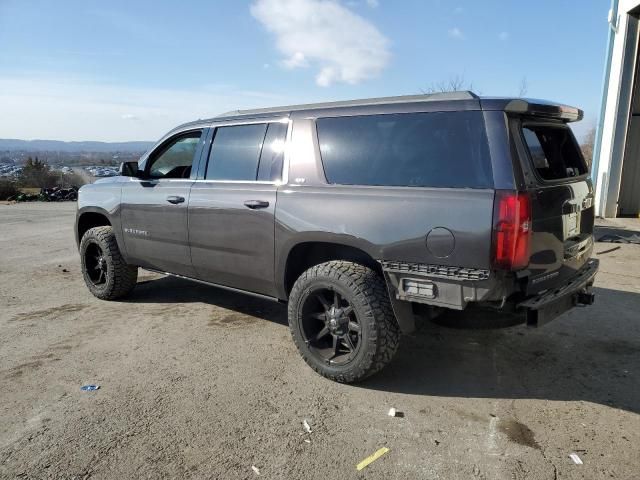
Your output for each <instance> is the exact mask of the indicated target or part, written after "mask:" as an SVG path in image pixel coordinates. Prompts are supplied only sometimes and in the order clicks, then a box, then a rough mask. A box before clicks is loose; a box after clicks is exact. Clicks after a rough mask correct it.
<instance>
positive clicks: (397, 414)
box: [387, 407, 404, 418]
mask: <svg viewBox="0 0 640 480" xmlns="http://www.w3.org/2000/svg"><path fill="white" fill-rule="evenodd" d="M387 415H389V416H390V417H398V418H402V417H404V413H403V412H399V411H398V410H396V409H395V408H394V407H391V408H390V409H389V411H388V412H387Z"/></svg>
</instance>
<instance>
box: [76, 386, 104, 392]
mask: <svg viewBox="0 0 640 480" xmlns="http://www.w3.org/2000/svg"><path fill="white" fill-rule="evenodd" d="M99 388H100V385H83V386H81V387H80V390H84V391H85V392H93V391H94V390H98V389H99Z"/></svg>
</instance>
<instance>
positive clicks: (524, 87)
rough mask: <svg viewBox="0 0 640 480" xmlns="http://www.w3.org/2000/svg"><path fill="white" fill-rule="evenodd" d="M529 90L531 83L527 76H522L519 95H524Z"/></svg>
mask: <svg viewBox="0 0 640 480" xmlns="http://www.w3.org/2000/svg"><path fill="white" fill-rule="evenodd" d="M528 91H529V83H528V82H527V77H522V80H520V90H519V91H518V96H519V97H524V96H525V95H526V94H527V92H528Z"/></svg>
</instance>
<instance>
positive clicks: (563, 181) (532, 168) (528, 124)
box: [518, 119, 590, 185]
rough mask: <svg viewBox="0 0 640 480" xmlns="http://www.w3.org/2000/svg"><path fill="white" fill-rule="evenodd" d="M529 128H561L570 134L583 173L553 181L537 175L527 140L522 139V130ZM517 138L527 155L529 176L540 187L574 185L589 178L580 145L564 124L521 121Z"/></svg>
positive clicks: (587, 167)
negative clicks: (530, 175) (532, 177)
mask: <svg viewBox="0 0 640 480" xmlns="http://www.w3.org/2000/svg"><path fill="white" fill-rule="evenodd" d="M529 127H534V128H535V127H547V128H562V129H567V130H569V131H570V132H571V138H572V142H573V145H574V146H575V147H576V149H577V151H578V154H579V156H580V161H581V162H582V165H583V166H584V168H585V171H586V172H585V173H583V174H582V175H577V176H575V177H564V178H555V179H549V180H548V179H545V178H542V176H541V175H540V174H539V173H538V169H537V168H536V167H535V164H534V163H533V157H532V156H531V150H530V149H529V144H528V143H527V139H526V138H525V137H524V129H525V128H529ZM518 138H519V140H520V142H521V144H522V146H523V147H524V151H525V153H526V155H527V169H528V170H529V171H530V172H531V174H532V175H533V176H534V177H535V179H536V182H538V184H540V185H558V184H566V183H576V182H583V181H584V180H586V179H587V178H588V177H589V174H590V172H589V166H588V165H587V162H586V160H585V158H584V156H583V155H582V149H581V148H580V144H579V143H578V140H577V139H576V136H575V135H574V134H573V131H572V130H571V127H569V125H567V124H566V123H564V122H563V123H559V122H554V121H544V120H529V119H521V120H520V122H519V125H518Z"/></svg>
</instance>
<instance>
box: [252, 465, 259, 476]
mask: <svg viewBox="0 0 640 480" xmlns="http://www.w3.org/2000/svg"><path fill="white" fill-rule="evenodd" d="M251 470H253V473H255V474H256V475H260V469H259V468H258V467H256V466H255V465H251Z"/></svg>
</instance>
